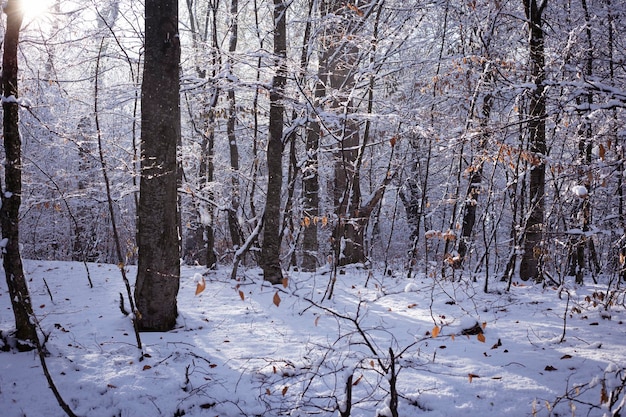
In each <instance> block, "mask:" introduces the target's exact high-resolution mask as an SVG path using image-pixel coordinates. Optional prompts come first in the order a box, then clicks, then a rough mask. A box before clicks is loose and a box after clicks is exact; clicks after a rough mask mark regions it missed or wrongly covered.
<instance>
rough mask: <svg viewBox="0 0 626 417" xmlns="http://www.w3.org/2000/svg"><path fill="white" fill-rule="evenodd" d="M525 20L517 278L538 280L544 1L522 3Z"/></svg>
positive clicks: (543, 146)
mask: <svg viewBox="0 0 626 417" xmlns="http://www.w3.org/2000/svg"><path fill="white" fill-rule="evenodd" d="M523 1H524V11H525V12H526V18H527V20H528V32H529V59H530V62H529V64H530V77H531V80H532V82H533V84H534V87H533V88H532V90H531V92H530V101H529V105H528V106H529V114H528V118H529V120H528V135H529V139H528V140H529V144H530V145H529V150H530V152H531V154H532V155H533V156H534V158H533V159H532V161H531V168H530V180H529V190H528V191H529V205H528V214H527V216H526V226H525V228H524V232H525V235H524V252H523V254H522V259H521V263H520V278H522V279H523V280H529V279H531V278H532V279H535V280H541V279H542V278H543V277H542V272H541V255H542V250H543V249H542V240H543V238H544V230H543V221H544V207H545V183H546V165H545V156H546V152H547V147H546V96H545V85H544V82H545V52H544V31H543V17H542V15H543V12H544V10H545V8H546V5H547V3H548V2H547V0H541V1H538V0H523Z"/></svg>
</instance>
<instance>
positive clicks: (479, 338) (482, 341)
mask: <svg viewBox="0 0 626 417" xmlns="http://www.w3.org/2000/svg"><path fill="white" fill-rule="evenodd" d="M476 339H478V341H479V342H481V343H485V335H484V334H482V333H479V334H477V335H476Z"/></svg>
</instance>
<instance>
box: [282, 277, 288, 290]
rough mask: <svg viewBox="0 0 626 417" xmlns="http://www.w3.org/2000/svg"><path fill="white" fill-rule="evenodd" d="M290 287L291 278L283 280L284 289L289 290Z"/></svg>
mask: <svg viewBox="0 0 626 417" xmlns="http://www.w3.org/2000/svg"><path fill="white" fill-rule="evenodd" d="M288 285H289V278H287V277H285V278H283V287H284V288H287V286H288Z"/></svg>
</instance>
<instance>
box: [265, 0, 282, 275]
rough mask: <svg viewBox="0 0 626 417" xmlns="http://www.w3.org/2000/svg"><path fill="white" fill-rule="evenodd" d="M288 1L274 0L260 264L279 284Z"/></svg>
mask: <svg viewBox="0 0 626 417" xmlns="http://www.w3.org/2000/svg"><path fill="white" fill-rule="evenodd" d="M286 11H287V7H286V4H285V3H284V2H283V1H282V0H274V25H275V27H274V59H275V65H276V73H275V74H274V78H273V79H272V87H271V90H270V118H269V140H268V143H267V172H268V180H267V195H266V200H265V212H264V214H263V244H262V248H261V262H260V263H261V267H262V268H263V278H264V279H265V280H266V281H269V282H270V283H272V284H280V283H281V282H282V280H283V273H282V269H281V266H280V244H281V242H280V219H281V215H280V214H281V210H280V194H281V189H282V183H283V163H282V162H283V113H284V104H283V96H284V90H285V83H286V81H287V67H286V62H285V60H286V58H287V28H286V23H285V22H286V19H285V14H286Z"/></svg>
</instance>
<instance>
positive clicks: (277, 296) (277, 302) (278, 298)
mask: <svg viewBox="0 0 626 417" xmlns="http://www.w3.org/2000/svg"><path fill="white" fill-rule="evenodd" d="M272 301H273V302H274V305H275V306H276V307H278V306H279V305H280V301H281V300H280V296H279V295H278V291H276V294H274V299H273V300H272Z"/></svg>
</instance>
